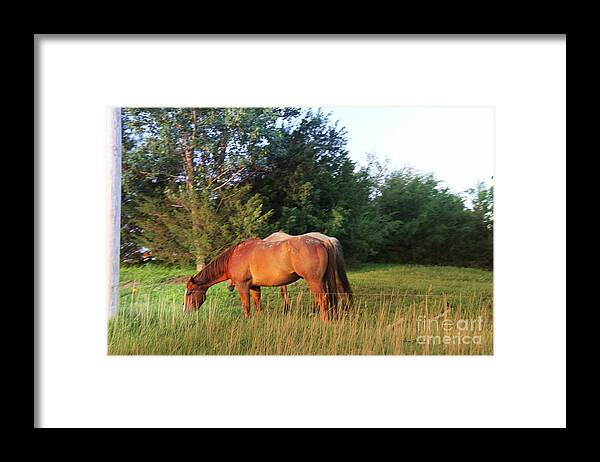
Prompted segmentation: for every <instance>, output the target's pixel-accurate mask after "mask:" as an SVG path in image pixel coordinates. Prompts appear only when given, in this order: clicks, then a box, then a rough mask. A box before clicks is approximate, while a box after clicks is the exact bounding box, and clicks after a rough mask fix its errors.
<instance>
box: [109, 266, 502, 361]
mask: <svg viewBox="0 0 600 462" xmlns="http://www.w3.org/2000/svg"><path fill="white" fill-rule="evenodd" d="M192 273H194V271H193V269H191V268H173V267H165V266H158V265H151V264H150V265H145V266H140V267H123V268H121V271H120V286H121V287H120V297H119V314H118V315H117V316H115V317H114V318H113V319H111V320H110V322H109V328H108V353H109V354H110V355H491V354H493V322H492V320H493V317H492V274H493V273H492V272H490V271H484V270H477V269H468V268H455V267H435V266H413V265H386V264H369V265H362V266H356V267H353V268H350V269H349V271H348V277H349V279H350V283H351V285H352V288H353V291H354V293H355V296H354V299H355V302H354V305H353V308H352V309H351V311H350V312H349V313H348V314H347V315H345V316H342V317H341V318H340V319H339V320H337V321H329V322H327V323H324V322H322V321H321V320H320V318H319V316H318V313H316V311H315V308H314V305H313V297H312V295H311V294H310V292H309V291H308V288H307V286H306V284H305V283H304V281H302V280H300V281H298V282H296V283H294V284H291V285H289V286H288V289H289V294H290V299H291V309H290V311H289V312H288V313H284V312H283V302H282V299H281V296H280V293H279V288H269V287H263V288H262V306H263V310H262V313H261V314H260V315H256V314H255V312H254V309H252V316H251V317H250V318H249V319H244V318H243V316H242V309H241V304H240V300H239V296H238V295H237V292H236V291H233V292H230V291H228V290H227V288H226V284H225V283H220V284H217V285H215V286H213V287H211V288H210V289H209V290H208V294H207V300H206V302H205V303H204V305H203V306H202V307H201V308H200V309H199V310H198V311H195V312H193V313H184V312H183V310H182V304H183V293H184V285H183V282H184V281H185V279H186V278H187V277H188V276H189V275H191V274H192Z"/></svg>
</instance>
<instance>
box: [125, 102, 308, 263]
mask: <svg viewBox="0 0 600 462" xmlns="http://www.w3.org/2000/svg"><path fill="white" fill-rule="evenodd" d="M296 114H297V111H296V110H294V109H277V108H132V109H127V110H125V111H123V120H122V124H123V127H124V130H123V138H124V139H123V146H124V151H123V192H124V194H123V200H124V205H123V214H122V222H123V224H124V229H125V230H129V231H131V234H130V235H129V236H127V238H125V239H124V241H123V242H124V245H125V244H127V245H129V244H130V242H133V243H134V244H136V245H140V246H146V247H149V248H150V249H151V250H152V252H153V253H154V254H155V255H156V254H157V252H158V254H160V255H161V257H162V258H163V259H165V261H170V259H173V258H176V259H177V260H178V261H182V259H185V258H188V259H191V260H193V261H195V263H196V266H197V268H199V269H200V268H201V267H202V266H203V265H204V264H205V263H206V261H207V258H209V256H210V255H211V254H213V253H214V251H215V249H218V248H220V247H222V240H221V239H215V237H214V235H215V234H217V235H219V236H224V235H228V234H227V233H226V232H219V233H215V232H213V228H220V227H223V229H226V228H227V227H228V226H229V227H231V226H233V227H234V228H235V226H234V223H238V224H242V223H243V225H244V226H243V230H244V231H243V232H241V233H240V236H241V235H246V234H248V233H250V232H254V231H257V230H259V229H260V228H261V226H263V225H264V221H265V219H266V218H267V214H266V212H261V214H259V216H258V217H257V216H256V214H257V210H258V205H259V204H260V200H259V199H258V198H257V197H255V195H254V194H253V193H252V192H251V191H250V190H249V189H248V188H244V187H243V185H244V183H245V182H247V180H248V178H250V177H251V176H252V175H254V174H256V173H257V172H259V171H260V170H261V169H263V168H264V166H265V162H264V157H265V151H266V150H268V149H270V148H269V144H270V140H271V138H276V136H277V133H278V131H279V128H278V127H277V123H278V122H279V121H280V120H281V119H286V118H290V117H294V116H295V115H296ZM248 207H250V208H251V210H250V216H252V217H255V218H256V220H255V221H254V222H253V223H254V229H253V230H250V229H249V227H250V223H249V222H245V221H244V220H243V219H242V218H240V217H237V222H236V216H235V215H232V214H236V213H244V214H246V213H247V212H248V210H247V208H248ZM263 215H264V216H263ZM223 217H225V218H223ZM152 220H155V221H156V222H155V223H152ZM159 223H160V224H162V228H161V227H159ZM159 228H160V229H159ZM236 232H237V230H236ZM229 235H230V234H229ZM166 240H168V241H169V242H165V241H166ZM170 246H174V248H171V249H170ZM160 248H163V249H164V251H161V250H158V249H160ZM169 252H172V253H173V255H175V256H173V257H167V256H166V255H167V254H168V253H169ZM184 255H187V257H184Z"/></svg>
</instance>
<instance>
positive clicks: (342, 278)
mask: <svg viewBox="0 0 600 462" xmlns="http://www.w3.org/2000/svg"><path fill="white" fill-rule="evenodd" d="M302 236H310V237H314V238H315V239H319V240H320V241H323V242H326V243H327V242H329V243H331V245H333V248H334V249H335V252H336V258H337V263H338V265H339V266H340V267H341V268H342V271H339V272H338V273H337V274H336V277H338V280H337V286H338V287H342V288H343V289H344V292H345V293H346V294H347V296H348V303H346V304H345V305H344V306H346V307H348V306H349V305H350V304H351V302H352V289H351V288H350V282H349V281H348V278H347V276H346V270H345V266H346V265H345V263H344V253H343V251H342V244H340V241H338V240H337V238H335V237H331V236H327V235H325V234H322V233H317V232H311V233H306V234H302ZM291 237H294V236H292V235H291V234H288V233H286V232H284V231H282V230H279V231H277V232H275V233H273V234H271V235H270V236H268V237H265V238H264V239H263V241H265V242H278V241H285V240H287V239H290V238H291ZM228 287H229V290H233V289H234V285H233V284H232V283H231V281H229V285H228ZM280 291H281V297H282V298H283V310H284V311H286V312H287V311H288V310H289V309H290V297H289V295H288V290H287V286H281V287H280Z"/></svg>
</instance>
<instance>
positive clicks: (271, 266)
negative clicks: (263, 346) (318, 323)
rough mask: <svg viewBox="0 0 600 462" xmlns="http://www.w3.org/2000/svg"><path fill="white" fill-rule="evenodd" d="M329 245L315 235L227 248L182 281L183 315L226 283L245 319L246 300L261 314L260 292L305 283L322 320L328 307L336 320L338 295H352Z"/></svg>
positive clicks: (341, 262)
mask: <svg viewBox="0 0 600 462" xmlns="http://www.w3.org/2000/svg"><path fill="white" fill-rule="evenodd" d="M337 255H338V253H337V251H336V249H335V247H334V245H333V244H332V243H331V242H330V241H324V240H320V239H316V238H315V237H311V236H307V235H303V236H290V237H289V238H287V239H281V240H276V239H273V240H271V241H263V240H261V239H258V238H251V239H248V240H245V241H244V242H241V243H240V244H236V245H233V246H231V247H230V248H229V249H227V250H226V251H225V252H223V253H222V254H221V255H219V256H218V257H217V258H216V259H215V260H213V261H212V262H210V263H209V264H208V265H206V267H205V268H204V269H203V270H202V271H200V272H199V273H198V274H196V275H195V276H191V277H190V278H189V280H188V281H187V283H186V288H185V302H184V311H192V310H194V309H198V308H199V307H200V306H201V305H202V303H204V301H205V300H206V291H207V290H208V288H209V287H211V286H213V285H214V284H217V283H219V282H222V281H227V280H229V281H230V283H231V284H233V285H234V286H235V288H236V289H237V291H238V293H239V296H240V299H241V301H242V309H243V312H244V317H248V316H249V315H250V297H252V299H253V301H254V308H255V309H256V312H257V313H260V311H261V306H260V288H261V287H262V286H271V287H273V286H285V285H287V284H291V283H293V282H296V281H297V280H298V279H301V278H302V279H304V280H305V281H306V282H307V283H308V286H309V288H310V291H311V292H312V294H313V295H314V297H315V301H316V303H317V305H318V306H319V311H320V314H321V319H323V320H324V321H327V320H328V319H329V309H330V308H331V310H332V314H333V318H334V319H335V318H337V303H338V295H339V294H340V293H341V294H349V293H350V292H351V290H350V285H349V284H343V283H342V284H341V286H339V285H338V281H346V282H347V280H348V279H347V277H346V272H345V269H344V267H343V260H342V261H340V260H339V259H338V258H337Z"/></svg>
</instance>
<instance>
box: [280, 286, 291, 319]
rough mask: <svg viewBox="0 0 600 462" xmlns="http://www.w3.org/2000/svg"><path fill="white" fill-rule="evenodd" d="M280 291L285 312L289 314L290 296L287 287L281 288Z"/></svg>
mask: <svg viewBox="0 0 600 462" xmlns="http://www.w3.org/2000/svg"><path fill="white" fill-rule="evenodd" d="M279 290H280V291H281V297H282V298H283V312H284V313H287V312H288V311H289V310H290V296H289V295H288V290H287V287H286V286H281V287H280V288H279Z"/></svg>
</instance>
